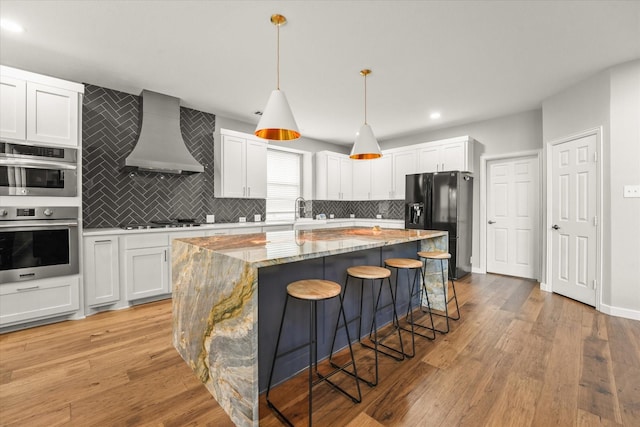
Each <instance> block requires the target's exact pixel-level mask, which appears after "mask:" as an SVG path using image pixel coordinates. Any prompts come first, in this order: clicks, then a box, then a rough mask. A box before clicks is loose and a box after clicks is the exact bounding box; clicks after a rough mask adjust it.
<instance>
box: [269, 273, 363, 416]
mask: <svg viewBox="0 0 640 427" xmlns="http://www.w3.org/2000/svg"><path fill="white" fill-rule="evenodd" d="M341 291H342V287H341V286H340V284H338V283H336V282H332V281H330V280H320V279H306V280H298V281H296V282H292V283H290V284H288V285H287V297H286V299H285V302H284V309H283V310H282V320H281V321H280V329H279V330H278V339H277V341H276V349H275V354H274V356H273V361H272V363H271V371H270V372H269V383H268V384H267V393H266V401H267V406H269V407H270V408H271V409H273V410H274V411H275V412H276V414H277V415H278V416H279V417H280V418H281V419H282V421H284V422H285V423H286V424H287V425H290V426H292V425H293V424H291V422H290V421H289V420H288V419H287V417H285V415H284V414H283V413H282V412H280V410H279V409H278V408H277V407H276V406H275V405H274V404H273V402H272V401H271V400H270V396H269V394H270V392H271V384H272V381H273V372H274V370H275V366H276V360H277V359H278V358H280V357H283V356H285V355H287V354H290V353H293V352H294V351H297V350H300V349H301V348H304V347H306V346H308V347H309V426H311V425H312V412H313V411H312V410H313V386H315V385H317V384H319V383H321V382H326V383H327V384H329V385H330V386H332V387H333V388H334V389H336V390H337V391H339V392H340V393H342V394H343V395H345V396H346V397H348V398H350V399H351V400H352V401H353V402H354V403H360V402H361V401H362V394H361V392H360V383H359V377H358V372H357V368H356V364H355V359H354V356H353V349H352V347H351V338H350V337H349V331H348V330H347V341H348V343H349V353H350V355H351V362H350V363H349V365H353V374H351V372H348V371H346V370H344V369H343V368H342V367H338V368H336V369H334V370H333V371H331V372H330V373H328V374H321V373H320V372H319V371H318V349H317V343H318V327H317V324H318V319H317V316H318V308H317V304H318V302H323V301H329V300H331V299H333V298H336V297H338V300H339V301H340V311H339V313H338V320H339V319H340V316H342V318H343V321H344V322H345V323H346V321H347V319H346V317H345V314H344V306H343V304H342V302H343V298H342V293H341ZM290 298H294V299H297V300H299V301H306V302H308V303H309V306H310V310H309V342H308V343H305V344H303V345H300V346H298V347H296V348H293V349H291V350H288V351H286V352H283V353H280V354H279V353H278V348H279V346H280V338H281V337H282V329H283V326H284V319H285V315H286V313H287V305H288V303H289V299H290ZM340 371H342V372H345V373H347V374H349V375H350V376H352V377H354V378H355V383H356V390H357V396H354V395H352V394H350V393H348V392H347V391H345V390H344V389H343V388H341V387H340V386H338V385H337V384H335V383H333V382H332V381H331V380H330V379H329V378H330V377H331V376H333V375H334V374H336V373H338V372H340ZM314 373H315V374H316V376H317V377H318V379H317V380H315V381H314V380H313V374H314Z"/></svg>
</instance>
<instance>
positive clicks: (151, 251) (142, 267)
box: [121, 233, 171, 301]
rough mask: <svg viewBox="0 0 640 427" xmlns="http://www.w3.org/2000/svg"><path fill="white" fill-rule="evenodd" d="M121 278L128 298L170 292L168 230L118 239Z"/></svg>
mask: <svg viewBox="0 0 640 427" xmlns="http://www.w3.org/2000/svg"><path fill="white" fill-rule="evenodd" d="M121 239H122V240H121V243H122V247H123V250H122V251H121V253H122V256H121V259H122V262H123V265H122V270H123V274H122V277H123V278H124V288H125V289H126V293H127V299H128V300H129V301H134V300H137V299H141V298H149V297H154V296H158V295H163V294H168V293H169V292H171V287H170V277H169V265H170V255H171V254H170V252H169V251H170V247H169V235H168V233H167V234H165V233H162V234H148V235H144V234H138V235H132V236H124V237H122V238H121Z"/></svg>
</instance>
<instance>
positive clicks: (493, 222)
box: [488, 220, 496, 224]
mask: <svg viewBox="0 0 640 427" xmlns="http://www.w3.org/2000/svg"><path fill="white" fill-rule="evenodd" d="M488 222H489V224H495V223H496V222H495V221H491V220H489V221H488Z"/></svg>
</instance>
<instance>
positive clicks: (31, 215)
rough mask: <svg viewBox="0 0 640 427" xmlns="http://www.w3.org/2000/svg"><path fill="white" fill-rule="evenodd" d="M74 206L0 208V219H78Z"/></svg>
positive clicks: (76, 209)
mask: <svg viewBox="0 0 640 427" xmlns="http://www.w3.org/2000/svg"><path fill="white" fill-rule="evenodd" d="M78 213H79V212H78V208H77V207H75V206H60V207H49V208H45V207H38V208H0V221H25V220H38V219H73V220H77V219H78Z"/></svg>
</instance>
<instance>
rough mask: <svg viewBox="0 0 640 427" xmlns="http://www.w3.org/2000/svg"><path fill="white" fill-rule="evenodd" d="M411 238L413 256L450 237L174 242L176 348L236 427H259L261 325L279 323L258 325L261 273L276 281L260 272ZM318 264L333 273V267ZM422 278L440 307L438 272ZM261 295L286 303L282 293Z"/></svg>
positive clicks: (390, 233)
mask: <svg viewBox="0 0 640 427" xmlns="http://www.w3.org/2000/svg"><path fill="white" fill-rule="evenodd" d="M412 242H416V246H415V248H414V249H412V252H411V253H412V254H413V253H415V252H413V251H414V250H418V248H419V250H422V251H432V250H447V248H448V234H447V232H444V231H431V230H400V229H385V228H378V227H345V228H328V229H315V230H298V231H274V232H263V233H254V234H242V235H224V236H211V237H189V238H186V237H185V238H176V239H173V240H172V248H171V266H172V267H171V272H172V285H173V310H172V315H173V345H174V347H175V348H176V350H178V353H180V356H181V357H182V358H183V359H184V360H185V362H187V364H188V365H189V366H190V367H191V369H192V370H193V372H194V374H195V375H196V376H197V377H198V379H199V380H200V381H201V382H202V383H203V384H204V385H205V387H206V388H207V389H208V390H209V392H210V393H211V394H212V395H213V397H214V398H215V399H216V400H217V401H218V403H219V404H220V406H221V407H222V408H223V409H224V410H225V411H226V412H227V414H229V416H230V417H231V420H232V421H233V422H234V424H235V425H237V426H243V427H245V426H246V427H249V426H251V427H257V426H258V424H259V414H258V410H259V405H258V401H259V397H258V396H259V372H258V365H259V361H260V359H259V351H258V350H259V349H258V336H259V329H261V330H265V331H266V330H270V329H269V328H270V327H273V328H275V327H276V326H274V325H271V324H268V323H264V322H270V321H271V320H273V319H272V318H271V317H266V318H263V319H262V320H263V323H261V324H259V322H258V290H259V288H260V283H259V277H262V279H260V280H263V279H264V280H266V282H265V283H264V284H265V286H271V285H273V282H271V283H270V282H269V281H268V279H266V278H265V277H264V276H260V275H259V270H262V271H269V270H271V269H272V266H274V267H275V269H276V271H278V269H279V268H280V264H286V263H293V264H292V265H291V269H296V268H303V269H304V268H305V266H304V263H312V264H313V261H314V258H316V259H317V258H323V259H325V260H327V262H329V263H339V262H343V261H344V260H346V259H349V258H348V257H349V256H350V255H349V254H347V253H349V252H358V253H362V254H366V253H371V252H370V251H369V250H370V249H377V248H380V249H379V250H380V253H381V254H382V250H383V249H385V250H387V249H388V250H390V252H389V253H395V252H394V248H395V249H397V248H401V247H406V244H410V243H412ZM399 250H401V249H399ZM403 253H406V251H405V252H403ZM342 254H345V255H342ZM331 255H332V256H331ZM325 257H326V258H325ZM343 257H344V258H343ZM376 257H377V256H376ZM329 259H331V261H328V260H329ZM306 260H309V261H306ZM341 260H342V261H341ZM297 261H300V262H301V263H302V266H301V265H300V264H298V263H296V262H297ZM296 264H297V266H296ZM321 264H322V265H323V267H322V268H323V269H325V268H326V269H328V270H330V271H333V264H331V265H328V266H325V264H324V261H323V262H322V263H321ZM286 268H288V266H286V267H285V269H286ZM445 269H446V264H445ZM271 271H273V270H271ZM323 271H324V270H323ZM275 274H280V273H275ZM310 274H313V273H310ZM424 277H425V285H426V287H427V292H428V293H429V294H430V297H429V299H430V301H431V302H432V307H435V308H439V307H438V305H437V302H441V304H442V307H444V301H445V300H446V296H445V291H444V288H443V287H442V282H441V278H442V276H441V273H440V271H439V270H438V271H436V270H433V271H432V270H429V269H428V270H427V272H426V275H425V276H424ZM445 278H446V270H445ZM278 280H279V278H278ZM262 295H263V297H266V296H273V298H275V300H274V301H284V298H285V295H286V294H285V293H284V292H279V293H277V294H275V293H269V292H265V293H262ZM267 304H271V302H269V303H267ZM263 307H264V306H263ZM269 307H271V305H269ZM276 317H277V316H276ZM274 319H275V317H274ZM328 321H331V322H332V321H333V320H328ZM276 322H277V320H276ZM274 330H276V329H274Z"/></svg>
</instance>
